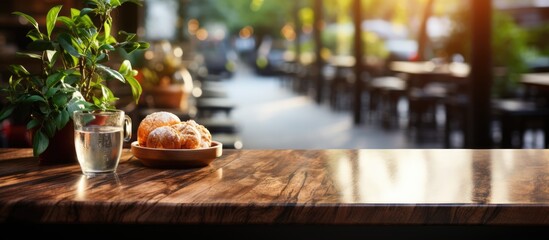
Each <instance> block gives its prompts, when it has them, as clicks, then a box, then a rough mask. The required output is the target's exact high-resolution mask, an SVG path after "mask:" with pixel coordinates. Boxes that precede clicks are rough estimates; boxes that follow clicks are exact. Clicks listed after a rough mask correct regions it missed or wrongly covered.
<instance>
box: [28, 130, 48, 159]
mask: <svg viewBox="0 0 549 240" xmlns="http://www.w3.org/2000/svg"><path fill="white" fill-rule="evenodd" d="M49 144H50V139H49V138H48V137H46V135H44V133H42V130H41V129H39V130H37V131H36V132H34V134H33V136H32V150H33V154H34V156H35V157H38V156H39V155H40V154H42V153H43V152H44V151H46V149H47V148H48V145H49Z"/></svg>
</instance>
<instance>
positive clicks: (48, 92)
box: [44, 86, 59, 98]
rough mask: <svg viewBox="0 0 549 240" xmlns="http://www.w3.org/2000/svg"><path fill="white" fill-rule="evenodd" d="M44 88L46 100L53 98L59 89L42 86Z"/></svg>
mask: <svg viewBox="0 0 549 240" xmlns="http://www.w3.org/2000/svg"><path fill="white" fill-rule="evenodd" d="M44 88H45V92H46V93H45V94H44V95H45V96H46V97H47V98H50V97H51V96H53V95H54V94H55V93H56V92H57V91H59V88H55V87H50V88H48V87H47V86H44Z"/></svg>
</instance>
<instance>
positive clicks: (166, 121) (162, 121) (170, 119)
mask: <svg viewBox="0 0 549 240" xmlns="http://www.w3.org/2000/svg"><path fill="white" fill-rule="evenodd" d="M180 122H181V120H180V119H179V117H177V116H176V115H175V114H173V113H170V112H162V111H161V112H154V113H151V114H149V115H147V116H146V117H145V118H144V119H143V121H141V123H140V124H139V127H138V129H137V142H138V143H139V146H142V147H149V146H147V138H148V136H149V134H150V133H151V132H152V131H153V130H154V129H156V128H159V127H163V126H169V125H173V124H177V123H180Z"/></svg>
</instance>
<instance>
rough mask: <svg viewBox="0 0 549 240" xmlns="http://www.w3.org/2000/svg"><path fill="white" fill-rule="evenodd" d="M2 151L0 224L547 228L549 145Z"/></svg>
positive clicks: (0, 151) (0, 158) (548, 219)
mask: <svg viewBox="0 0 549 240" xmlns="http://www.w3.org/2000/svg"><path fill="white" fill-rule="evenodd" d="M31 155H32V150H31V149H0V222H13V221H17V222H21V221H22V222H35V223H151V224H186V223H190V224H195V223H200V224H330V225H339V224H341V225H348V224H366V225H385V224H411V225H425V224H435V225H437V224H451V225H454V224H456V225H460V224H466V225H470V224H481V225H506V224H513V225H547V224H549V151H548V150H461V149H456V150H453V149H452V150H444V149H440V150H421V149H413V150H412V149H409V150H406V149H401V150H224V152H223V155H222V156H221V157H219V158H218V159H216V160H215V161H214V162H213V163H212V164H211V165H210V166H207V167H203V168H197V169H153V168H147V167H144V166H143V165H142V164H141V163H140V161H139V160H138V159H135V158H134V157H133V156H132V155H131V152H130V150H129V149H124V153H123V156H122V160H121V163H120V165H119V166H118V169H117V174H116V176H111V177H95V178H86V177H85V176H83V175H82V174H81V172H80V167H79V165H78V164H67V165H58V166H39V165H38V161H37V160H36V159H35V158H32V157H31Z"/></svg>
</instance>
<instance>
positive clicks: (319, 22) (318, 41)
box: [311, 0, 324, 103]
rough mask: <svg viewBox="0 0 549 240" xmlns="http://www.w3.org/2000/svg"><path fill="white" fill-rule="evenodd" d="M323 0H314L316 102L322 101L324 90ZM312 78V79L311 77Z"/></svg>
mask: <svg viewBox="0 0 549 240" xmlns="http://www.w3.org/2000/svg"><path fill="white" fill-rule="evenodd" d="M322 1H323V0H315V2H314V13H315V18H314V41H315V68H314V71H315V72H314V73H315V74H314V76H315V77H316V102H317V103H321V102H322V95H323V92H324V76H323V75H322V67H323V65H324V63H323V61H322V56H321V54H320V53H321V51H322V38H321V37H322V28H323V24H324V21H323V4H322ZM311 80H312V79H311Z"/></svg>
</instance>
